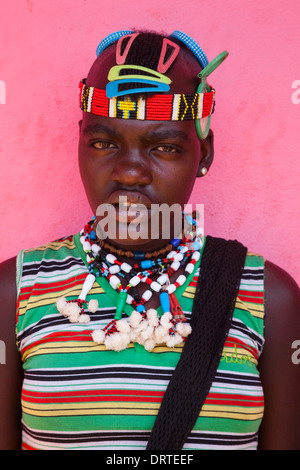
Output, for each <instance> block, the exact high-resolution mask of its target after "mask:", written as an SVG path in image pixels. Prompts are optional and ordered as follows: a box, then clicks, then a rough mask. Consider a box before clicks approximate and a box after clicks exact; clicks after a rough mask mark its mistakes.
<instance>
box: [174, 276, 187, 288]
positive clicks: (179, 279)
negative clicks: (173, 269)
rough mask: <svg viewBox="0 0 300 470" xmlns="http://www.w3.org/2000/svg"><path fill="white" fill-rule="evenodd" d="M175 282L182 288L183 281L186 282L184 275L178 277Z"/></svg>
mask: <svg viewBox="0 0 300 470" xmlns="http://www.w3.org/2000/svg"><path fill="white" fill-rule="evenodd" d="M176 281H177V282H178V284H179V285H180V286H182V285H183V284H184V283H185V281H186V277H185V275H184V274H181V275H180V276H178V278H177V280H176Z"/></svg>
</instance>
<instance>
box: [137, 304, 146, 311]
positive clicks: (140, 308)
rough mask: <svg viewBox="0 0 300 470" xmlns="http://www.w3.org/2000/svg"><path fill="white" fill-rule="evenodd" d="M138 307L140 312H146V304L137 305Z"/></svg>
mask: <svg viewBox="0 0 300 470" xmlns="http://www.w3.org/2000/svg"><path fill="white" fill-rule="evenodd" d="M136 309H137V311H138V312H145V307H144V305H138V306H137V307H136Z"/></svg>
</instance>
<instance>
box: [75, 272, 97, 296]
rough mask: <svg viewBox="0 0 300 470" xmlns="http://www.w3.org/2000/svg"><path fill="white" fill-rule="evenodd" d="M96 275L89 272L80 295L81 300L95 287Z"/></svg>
mask: <svg viewBox="0 0 300 470" xmlns="http://www.w3.org/2000/svg"><path fill="white" fill-rule="evenodd" d="M95 279H96V278H95V276H94V275H93V274H88V275H87V277H86V279H85V281H84V284H83V286H82V290H81V293H80V296H79V299H80V300H85V298H86V296H87V294H88V293H89V292H90V290H91V288H92V287H93V284H94V282H95Z"/></svg>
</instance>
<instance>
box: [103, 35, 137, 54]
mask: <svg viewBox="0 0 300 470" xmlns="http://www.w3.org/2000/svg"><path fill="white" fill-rule="evenodd" d="M132 33H133V31H129V30H123V31H117V32H115V33H111V34H109V35H108V36H106V38H104V39H102V41H101V42H99V44H98V47H97V50H96V55H97V57H99V55H100V54H101V52H103V51H104V49H106V48H107V47H108V46H110V45H111V44H113V43H114V42H116V41H118V40H119V39H120V38H121V37H123V36H127V35H128V34H132Z"/></svg>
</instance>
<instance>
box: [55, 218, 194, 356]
mask: <svg viewBox="0 0 300 470" xmlns="http://www.w3.org/2000/svg"><path fill="white" fill-rule="evenodd" d="M95 221H96V219H95V217H93V219H92V220H91V221H90V222H89V223H88V224H87V225H86V226H85V227H84V229H83V230H82V232H81V237H80V241H81V243H82V246H83V250H84V251H85V253H86V256H87V261H88V264H89V274H88V275H87V277H86V280H85V282H84V284H83V287H82V290H81V293H80V295H79V297H78V299H76V300H66V299H65V298H60V299H58V301H57V303H56V305H57V308H58V311H59V312H60V313H61V314H62V315H64V316H65V317H67V318H68V319H69V321H70V322H72V323H75V322H77V323H88V322H89V321H90V315H89V314H87V313H85V311H84V307H87V310H88V312H89V313H94V312H96V311H97V309H98V302H97V300H95V299H92V300H90V301H89V302H88V301H87V300H86V297H87V295H88V294H89V292H90V290H91V288H92V286H93V284H94V282H95V280H96V278H97V277H99V276H103V277H105V278H106V279H107V280H108V282H109V283H110V285H111V287H113V289H115V290H116V291H118V303H117V306H116V314H115V316H114V319H113V320H112V321H111V322H110V323H109V324H108V325H106V327H105V328H103V329H102V330H101V329H96V330H94V331H93V333H92V338H93V341H94V342H95V343H98V344H103V345H105V347H106V349H108V350H113V351H122V350H124V349H126V348H127V347H128V345H129V343H130V342H135V343H138V344H141V345H143V346H144V347H145V349H146V350H147V351H151V350H153V348H154V347H155V346H156V345H158V344H165V345H166V346H167V347H170V348H174V347H175V346H176V345H178V344H180V343H181V342H182V341H185V340H186V338H187V336H188V335H189V334H191V326H190V325H189V324H188V323H187V322H186V318H185V316H184V314H183V312H182V309H181V307H180V304H179V302H178V300H177V298H176V296H175V291H176V289H177V288H178V287H180V286H182V285H183V284H184V283H185V281H186V279H187V277H188V276H189V275H190V274H192V273H193V272H194V269H195V264H196V263H197V261H198V260H199V258H200V249H201V247H202V244H203V242H202V234H201V233H200V231H199V230H198V228H197V227H196V228H195V223H194V221H193V222H192V224H193V225H194V227H193V230H191V232H190V234H189V238H187V237H185V242H183V241H182V240H181V239H174V240H172V241H171V243H172V245H173V250H172V251H170V252H169V253H168V254H167V255H166V258H156V259H153V260H151V259H143V258H142V256H141V254H140V253H141V252H138V253H139V255H138V260H137V263H136V264H132V265H130V264H128V263H126V262H121V261H119V260H118V258H117V256H115V255H113V254H112V253H107V252H106V251H105V250H104V249H102V248H101V247H100V245H99V243H98V241H97V237H96V233H95V230H94V229H93V225H94V223H95ZM186 241H188V242H190V243H189V245H190V247H188V246H187V244H186ZM140 258H141V260H140ZM181 267H184V273H183V274H180V275H179V276H178V277H177V279H176V281H175V282H173V283H171V282H170V276H171V275H172V274H173V273H175V272H176V271H177V270H179V268H181ZM119 276H121V277H123V278H126V279H127V280H128V283H127V285H126V287H123V286H122V283H121V279H120V278H119ZM153 276H156V277H157V276H158V277H157V279H156V280H154V279H153ZM142 282H143V283H146V284H148V285H149V288H148V289H146V290H145V291H144V293H143V294H142V295H141V296H140V295H139V293H138V290H137V286H138V285H139V284H140V283H142ZM155 292H156V293H158V294H159V297H160V305H161V308H162V311H163V313H162V315H161V316H159V315H158V313H157V311H156V310H155V309H153V308H150V309H148V310H146V307H145V305H146V304H147V302H148V301H149V300H150V298H151V297H152V295H153V293H155ZM126 303H127V304H129V305H131V306H132V307H133V309H134V310H133V311H132V313H131V314H130V316H129V318H128V319H124V318H122V316H123V313H124V307H125V304H126Z"/></svg>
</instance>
